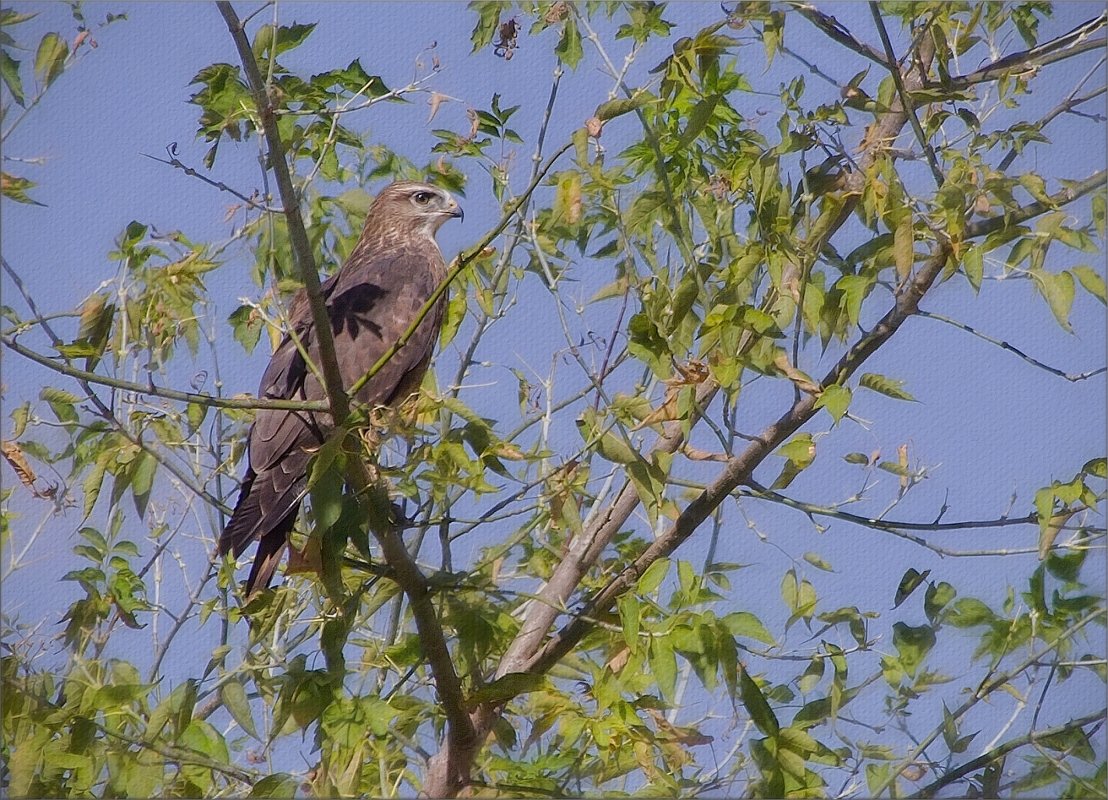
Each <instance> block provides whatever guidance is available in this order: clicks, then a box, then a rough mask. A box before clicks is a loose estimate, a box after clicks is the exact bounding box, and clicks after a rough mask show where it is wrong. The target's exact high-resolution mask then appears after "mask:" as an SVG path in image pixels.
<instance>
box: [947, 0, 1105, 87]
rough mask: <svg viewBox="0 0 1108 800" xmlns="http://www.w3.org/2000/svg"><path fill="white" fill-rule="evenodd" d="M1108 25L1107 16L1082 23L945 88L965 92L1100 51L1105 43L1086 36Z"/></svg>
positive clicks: (958, 79) (963, 76) (954, 79)
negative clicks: (1092, 51)
mask: <svg viewBox="0 0 1108 800" xmlns="http://www.w3.org/2000/svg"><path fill="white" fill-rule="evenodd" d="M1106 24H1108V13H1105V14H1101V15H1100V16H1099V17H1097V18H1096V19H1091V20H1089V21H1088V22H1083V23H1082V24H1080V25H1078V26H1077V27H1076V28H1074V29H1073V30H1071V31H1069V32H1068V33H1064V34H1062V35H1061V36H1059V37H1058V38H1056V39H1051V40H1050V41H1049V42H1044V43H1043V44H1040V45H1038V46H1037V47H1032V48H1031V49H1030V50H1023V51H1021V52H1019V53H1012V54H1011V55H1008V56H1005V57H1004V58H1001V59H998V60H996V61H994V62H992V63H991V64H987V65H985V66H984V67H981V68H980V69H977V70H974V71H973V72H970V73H968V74H966V75H959V76H958V77H954V78H951V79H950V83H949V84H946V86H947V87H948V88H954V89H964V88H966V87H967V86H972V85H974V84H975V83H985V82H986V81H995V80H997V79H999V78H1002V77H1004V76H1005V75H1008V74H1010V73H1012V72H1026V71H1028V70H1031V69H1035V68H1037V67H1045V66H1046V65H1047V64H1053V63H1054V62H1055V61H1062V60H1063V59H1066V58H1070V57H1071V56H1076V55H1080V54H1081V53H1085V52H1088V51H1089V50H1103V49H1104V46H1105V43H1108V39H1106V38H1104V37H1101V38H1099V39H1089V38H1088V37H1089V35H1090V34H1092V33H1094V32H1095V31H1098V30H1100V29H1101V28H1103V27H1104V26H1105V25H1106Z"/></svg>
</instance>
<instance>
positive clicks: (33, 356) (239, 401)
mask: <svg viewBox="0 0 1108 800" xmlns="http://www.w3.org/2000/svg"><path fill="white" fill-rule="evenodd" d="M0 342H2V343H3V345H4V346H5V347H7V348H8V349H9V350H11V351H12V352H15V353H18V354H19V355H21V356H23V357H24V358H26V359H29V360H31V361H34V362H35V363H36V364H40V365H42V366H44V367H46V368H47V369H51V370H53V371H54V372H57V373H59V374H61V375H66V376H68V377H70V378H74V379H75V380H78V381H85V382H87V383H93V384H96V385H98V386H110V387H111V388H113V389H120V390H122V391H125V392H134V393H135V394H143V395H152V396H154V397H164V398H165V399H166V400H177V401H179V402H182V403H196V404H197V405H202V406H211V407H213V408H240V409H247V408H255V409H257V408H273V409H284V410H287V411H326V410H327V408H328V405H327V402H326V401H324V400H277V399H274V400H270V399H267V398H263V397H258V398H253V397H248V398H233V397H216V396H215V395H210V394H197V393H196V392H182V391H179V390H177V389H167V388H165V387H163V386H155V385H153V384H152V383H147V384H142V383H134V382H132V381H125V380H121V379H119V378H113V377H111V376H108V375H100V374H99V373H96V372H89V371H88V370H84V369H78V368H77V367H74V366H72V365H70V364H62V363H59V362H57V361H55V360H54V359H52V358H50V357H49V356H46V355H43V354H42V353H39V352H37V351H35V350H32V349H31V348H29V347H27V346H25V345H22V344H20V343H19V342H17V341H15V339H14V338H12V337H9V336H0Z"/></svg>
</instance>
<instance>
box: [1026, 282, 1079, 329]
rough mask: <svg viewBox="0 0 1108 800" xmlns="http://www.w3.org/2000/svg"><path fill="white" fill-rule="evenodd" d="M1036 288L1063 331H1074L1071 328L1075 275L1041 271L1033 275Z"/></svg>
mask: <svg viewBox="0 0 1108 800" xmlns="http://www.w3.org/2000/svg"><path fill="white" fill-rule="evenodd" d="M1033 275H1034V277H1035V286H1036V287H1038V289H1039V292H1040V293H1041V294H1042V296H1043V297H1044V298H1045V299H1046V303H1047V305H1048V306H1050V311H1051V313H1052V314H1054V318H1055V319H1056V320H1058V324H1059V325H1061V326H1062V329H1063V330H1066V331H1070V332H1072V331H1073V328H1072V327H1071V326H1070V309H1071V308H1072V307H1073V296H1074V284H1073V275H1071V274H1070V273H1069V272H1067V271H1063V272H1057V273H1055V272H1048V271H1047V270H1039V271H1037V272H1035V273H1033Z"/></svg>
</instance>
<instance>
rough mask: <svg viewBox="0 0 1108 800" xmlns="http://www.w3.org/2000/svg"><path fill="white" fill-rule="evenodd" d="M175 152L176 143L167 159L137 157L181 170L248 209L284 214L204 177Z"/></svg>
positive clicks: (170, 149) (145, 154)
mask: <svg viewBox="0 0 1108 800" xmlns="http://www.w3.org/2000/svg"><path fill="white" fill-rule="evenodd" d="M176 150H177V143H176V142H173V143H172V144H171V145H169V147H167V148H166V152H168V153H169V158H168V159H165V158H158V157H157V156H152V155H150V154H149V153H139V155H140V156H146V158H149V159H150V160H151V161H157V162H158V163H159V164H168V165H169V166H171V167H173V168H174V169H179V170H181V171H182V172H184V173H185V174H186V175H188V176H189V177H190V178H196V179H197V180H201V181H203V182H204V183H206V184H208V185H209V186H213V187H215V188H216V189H219V191H221V192H227V193H228V194H233V195H234V196H235V197H237V198H238V199H239V200H241V201H242V202H244V203H246V205H248V206H250V208H256V209H258V210H259V211H265V212H266V213H269V214H283V213H285V212H284V210H283V209H280V208H274V207H273V206H269V205H266V204H265V203H259V202H258V201H257V200H255V199H254V198H252V197H247V196H246V195H244V194H243V193H242V192H240V191H238V190H236V189H232V188H231V187H230V186H228V185H227V184H225V183H224V182H223V181H215V180H212V179H211V178H209V177H208V176H207V175H204V174H202V173H199V172H197V171H196V170H194V169H193V168H192V167H190V166H187V165H186V164H185V163H183V162H182V161H181V160H180V159H179V158H177V155H176Z"/></svg>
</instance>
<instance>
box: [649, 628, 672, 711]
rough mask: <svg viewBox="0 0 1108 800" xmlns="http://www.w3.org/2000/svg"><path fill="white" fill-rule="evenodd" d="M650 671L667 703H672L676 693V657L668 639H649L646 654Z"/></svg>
mask: <svg viewBox="0 0 1108 800" xmlns="http://www.w3.org/2000/svg"><path fill="white" fill-rule="evenodd" d="M646 658H647V661H648V662H649V663H650V671H651V672H653V673H654V678H655V679H656V680H657V681H658V689H659V691H661V693H662V697H663V698H664V699H665V700H666V701H667V702H672V701H673V699H674V695H675V693H676V691H677V656H675V655H674V654H673V644H672V643H671V642H670V640H669V637H666V638H657V637H655V638H651V640H650V647H649V649H648V650H647V653H646Z"/></svg>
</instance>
